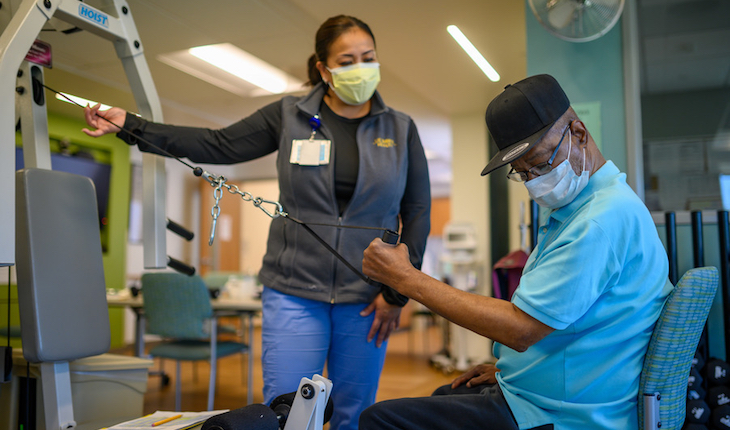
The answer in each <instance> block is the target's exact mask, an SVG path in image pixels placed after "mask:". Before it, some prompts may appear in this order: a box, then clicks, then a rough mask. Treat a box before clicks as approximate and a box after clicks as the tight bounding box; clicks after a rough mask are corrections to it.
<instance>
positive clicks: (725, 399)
mask: <svg viewBox="0 0 730 430" xmlns="http://www.w3.org/2000/svg"><path fill="white" fill-rule="evenodd" d="M705 399H706V401H707V404H708V405H709V406H710V407H711V408H712V409H716V408H718V407H720V406H723V405H727V404H730V388H728V387H727V386H726V385H718V386H716V387H710V389H708V390H707V397H706V398H705Z"/></svg>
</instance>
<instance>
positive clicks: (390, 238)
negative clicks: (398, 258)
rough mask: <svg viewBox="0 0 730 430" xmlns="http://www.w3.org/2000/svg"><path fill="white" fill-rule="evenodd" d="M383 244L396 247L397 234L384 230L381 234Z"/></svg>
mask: <svg viewBox="0 0 730 430" xmlns="http://www.w3.org/2000/svg"><path fill="white" fill-rule="evenodd" d="M383 242H385V243H387V244H388V245H397V244H398V233H397V232H395V231H393V230H390V229H386V230H385V231H384V232H383Z"/></svg>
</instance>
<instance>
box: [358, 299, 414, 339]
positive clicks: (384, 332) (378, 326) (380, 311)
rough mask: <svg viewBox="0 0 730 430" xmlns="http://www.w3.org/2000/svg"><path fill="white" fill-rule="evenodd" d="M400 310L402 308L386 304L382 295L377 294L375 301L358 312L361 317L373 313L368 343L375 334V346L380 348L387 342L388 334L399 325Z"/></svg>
mask: <svg viewBox="0 0 730 430" xmlns="http://www.w3.org/2000/svg"><path fill="white" fill-rule="evenodd" d="M401 309H403V308H401V307H400V306H395V305H391V304H390V303H388V302H386V301H385V299H384V298H383V295H382V294H378V295H377V296H376V297H375V300H373V302H372V303H370V304H369V305H368V307H366V308H365V309H363V310H362V311H361V312H360V316H361V317H366V316H368V315H370V314H371V313H373V311H375V319H374V320H373V325H372V326H370V331H369V332H368V342H371V341H372V340H373V338H375V335H376V334H377V335H378V337H377V339H376V340H375V345H376V346H377V347H378V348H380V345H382V344H383V342H385V341H386V340H388V338H389V337H390V334H391V333H393V331H395V329H397V328H398V326H399V325H400V311H401Z"/></svg>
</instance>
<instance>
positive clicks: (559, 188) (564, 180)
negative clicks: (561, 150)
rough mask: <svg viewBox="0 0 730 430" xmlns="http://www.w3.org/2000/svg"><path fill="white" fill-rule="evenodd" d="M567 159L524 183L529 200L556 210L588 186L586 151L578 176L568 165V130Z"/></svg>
mask: <svg viewBox="0 0 730 430" xmlns="http://www.w3.org/2000/svg"><path fill="white" fill-rule="evenodd" d="M568 139H569V141H570V144H569V145H568V158H566V159H565V161H563V162H562V163H560V164H559V165H558V167H555V168H554V169H553V170H551V171H550V173H548V174H546V175H542V176H538V177H537V178H535V179H532V180H530V181H527V182H525V187H527V192H528V193H529V194H530V198H532V199H533V200H535V202H536V203H537V204H538V205H540V206H542V207H545V208H549V209H557V208H561V207H563V206H565V205H567V204H568V203H570V202H572V201H573V200H575V198H576V197H577V196H578V194H580V192H581V191H583V189H584V188H585V187H586V185H588V179H590V173H589V172H588V171H587V170H586V150H585V148H584V149H583V169H582V171H581V174H580V176H578V175H576V174H575V170H573V166H571V165H570V161H569V160H570V150H571V149H572V146H573V136H572V134H571V133H570V127H569V128H568Z"/></svg>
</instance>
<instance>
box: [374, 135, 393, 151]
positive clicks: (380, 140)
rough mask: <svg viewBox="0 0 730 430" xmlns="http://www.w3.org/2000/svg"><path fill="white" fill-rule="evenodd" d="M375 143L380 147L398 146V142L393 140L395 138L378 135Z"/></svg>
mask: <svg viewBox="0 0 730 430" xmlns="http://www.w3.org/2000/svg"><path fill="white" fill-rule="evenodd" d="M373 145H375V146H378V147H380V148H392V147H394V146H396V143H395V142H394V141H393V139H383V138H382V137H378V138H376V139H375V140H373Z"/></svg>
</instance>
